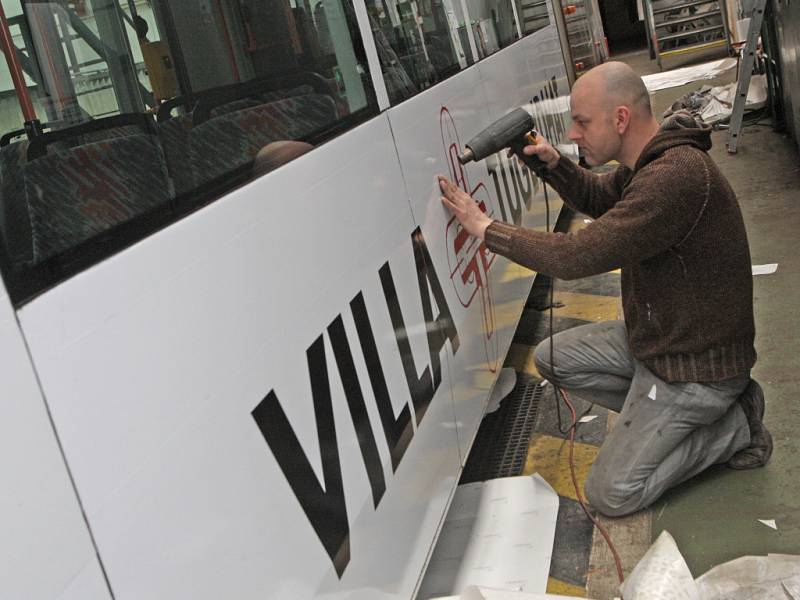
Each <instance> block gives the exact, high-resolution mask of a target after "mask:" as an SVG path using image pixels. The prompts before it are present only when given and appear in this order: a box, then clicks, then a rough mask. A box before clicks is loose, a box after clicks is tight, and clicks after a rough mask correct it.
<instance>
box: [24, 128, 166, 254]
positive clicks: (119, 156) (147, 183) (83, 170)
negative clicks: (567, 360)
mask: <svg viewBox="0 0 800 600" xmlns="http://www.w3.org/2000/svg"><path fill="white" fill-rule="evenodd" d="M21 176H22V180H23V192H24V201H25V204H26V205H27V210H28V215H29V218H30V224H31V242H32V260H33V262H40V261H43V260H45V259H47V258H50V257H52V256H55V255H57V254H59V253H61V252H64V251H65V250H68V249H69V248H72V247H74V246H76V245H78V244H80V243H81V242H84V241H86V240H88V239H89V238H91V237H93V236H95V235H97V234H99V233H102V232H104V231H106V230H108V229H110V228H112V227H114V226H115V225H118V224H120V223H124V222H125V221H129V220H130V219H132V218H134V217H136V216H138V215H140V214H142V213H144V212H146V211H147V210H149V209H151V208H153V207H155V206H158V205H160V204H163V203H165V202H168V201H169V200H170V198H171V197H172V195H173V194H172V186H171V184H170V180H169V176H168V174H167V171H166V167H165V160H164V154H163V152H162V150H161V145H160V144H159V142H158V138H156V137H155V136H153V135H145V134H134V135H128V136H125V137H114V138H111V139H107V140H104V141H101V142H95V143H91V144H85V145H82V146H77V147H75V148H71V149H69V150H57V151H54V152H49V153H48V154H47V155H45V156H43V157H41V158H37V159H36V160H33V161H30V162H27V163H25V164H23V165H22V169H21Z"/></svg>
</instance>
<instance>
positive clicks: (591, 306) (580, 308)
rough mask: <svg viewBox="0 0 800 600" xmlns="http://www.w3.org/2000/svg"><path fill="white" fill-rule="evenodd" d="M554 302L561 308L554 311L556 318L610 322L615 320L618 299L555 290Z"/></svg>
mask: <svg viewBox="0 0 800 600" xmlns="http://www.w3.org/2000/svg"><path fill="white" fill-rule="evenodd" d="M555 301H556V302H562V303H563V304H564V306H563V307H561V308H557V309H555V311H554V312H553V314H554V315H555V316H557V317H571V318H573V319H581V320H583V321H595V322H597V321H612V320H614V319H616V318H617V305H618V304H619V298H617V297H615V296H595V295H594V294H578V293H575V292H560V291H558V290H556V293H555Z"/></svg>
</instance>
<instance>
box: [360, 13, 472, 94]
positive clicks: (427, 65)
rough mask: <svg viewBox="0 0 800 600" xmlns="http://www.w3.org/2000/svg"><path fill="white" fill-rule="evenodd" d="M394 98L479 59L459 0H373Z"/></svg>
mask: <svg viewBox="0 0 800 600" xmlns="http://www.w3.org/2000/svg"><path fill="white" fill-rule="evenodd" d="M367 12H368V13H369V18H370V24H371V25H372V33H373V35H374V37H375V45H376V47H377V51H378V58H379V59H380V64H381V70H382V71H383V78H384V81H385V82H386V89H387V91H388V93H389V100H390V101H391V102H392V104H395V103H397V102H400V101H402V100H405V99H406V98H410V97H411V96H413V95H414V94H416V93H418V92H420V91H422V90H424V89H426V88H428V87H430V86H431V85H433V84H434V83H436V82H438V81H441V80H443V79H445V78H446V77H449V76H450V75H452V74H454V73H457V72H458V71H459V70H461V69H463V68H465V67H467V66H468V65H470V64H472V63H474V62H475V58H474V57H473V56H472V51H471V49H470V46H469V39H468V37H467V26H466V24H465V23H466V19H465V18H464V13H463V11H462V9H461V3H460V1H459V0H367Z"/></svg>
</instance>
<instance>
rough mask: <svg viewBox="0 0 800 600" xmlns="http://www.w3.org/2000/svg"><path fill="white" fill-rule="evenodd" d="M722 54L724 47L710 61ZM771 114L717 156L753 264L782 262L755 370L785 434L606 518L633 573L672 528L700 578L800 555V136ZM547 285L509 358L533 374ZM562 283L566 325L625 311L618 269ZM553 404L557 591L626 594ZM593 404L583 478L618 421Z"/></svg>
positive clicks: (538, 441) (760, 325) (765, 283)
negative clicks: (752, 454) (750, 455)
mask: <svg viewBox="0 0 800 600" xmlns="http://www.w3.org/2000/svg"><path fill="white" fill-rule="evenodd" d="M713 58H718V56H711V57H709V58H708V59H713ZM615 60H622V61H624V62H627V63H628V64H630V65H631V66H633V67H634V69H636V70H637V72H639V73H640V74H642V75H644V74H647V73H651V72H655V71H657V70H658V69H657V67H656V66H655V63H654V62H652V61H650V60H649V58H648V55H647V52H646V51H644V52H637V53H633V54H629V55H623V56H619V57H615ZM682 64H686V62H683V63H682ZM682 64H675V65H672V64H668V65H667V67H668V68H671V67H673V66H682ZM733 78H734V73H733V72H729V73H727V74H725V75H724V76H723V77H721V78H719V79H718V80H714V81H712V82H711V83H713V84H720V83H727V82H729V81H732V80H733ZM703 83H705V82H703ZM701 85H702V83H697V82H696V83H694V84H689V85H688V86H683V87H681V88H672V89H668V90H663V91H660V92H657V93H656V95H655V98H654V105H655V106H654V109H655V110H654V112H655V113H656V114H657V115H660V114H661V113H662V112H663V110H664V109H665V108H666V107H668V106H669V105H671V104H672V102H673V101H674V100H675V99H677V98H678V97H680V96H681V95H683V94H684V93H686V92H688V91H692V90H694V89H698V88H699V87H700V86H701ZM769 123H770V120H769V118H766V119H764V121H762V122H760V123H758V124H757V125H754V126H749V127H746V128H745V129H744V130H743V134H742V136H741V138H740V142H739V152H738V154H735V155H728V154H727V152H726V149H725V140H726V135H727V134H726V132H724V131H719V132H715V133H714V134H713V136H712V140H713V143H714V148H713V149H712V150H711V155H712V156H713V158H714V159H715V160H716V161H717V164H718V165H719V166H720V168H721V169H722V171H723V173H724V174H725V175H726V177H727V178H728V180H729V181H730V183H731V185H732V186H733V188H734V190H735V191H736V193H737V196H738V198H739V203H740V205H741V207H742V212H743V214H744V218H745V223H746V225H747V230H748V235H749V240H750V249H751V254H752V260H753V264H756V265H758V264H765V263H778V265H779V266H778V270H777V272H776V273H774V274H772V275H761V276H756V277H755V278H754V293H755V318H756V329H757V337H756V348H757V350H758V353H759V359H758V363H757V364H756V366H755V369H754V372H753V376H754V377H755V378H756V379H758V381H759V382H760V383H761V385H762V387H763V388H764V392H765V395H766V402H767V412H766V418H765V421H766V423H767V426H768V427H769V429H770V431H771V432H772V434H773V437H774V442H775V450H774V455H773V459H772V462H771V463H770V464H769V465H768V466H767V467H765V468H762V469H757V470H754V471H746V472H737V471H731V470H729V469H726V468H724V467H718V468H713V469H711V470H710V471H708V472H706V473H705V474H703V475H701V476H699V477H697V478H695V479H693V480H690V481H689V482H686V483H685V484H683V485H681V486H679V487H678V488H676V489H674V490H672V491H670V492H669V493H667V494H666V495H665V496H664V497H663V498H662V499H661V500H660V501H659V502H657V503H656V504H655V505H654V506H653V507H651V509H650V510H646V511H642V512H641V513H639V514H637V515H633V516H631V517H628V518H623V519H606V520H605V522H606V523H607V525H608V526H609V529H610V533H611V536H612V538H613V539H614V542H615V544H616V546H617V548H618V550H619V551H620V554H621V555H622V560H623V564H624V566H625V570H626V572H628V571H629V570H630V569H631V568H632V567H633V565H635V564H636V562H637V561H638V559H639V558H641V556H642V554H643V553H644V552H645V551H646V549H647V548H648V547H649V545H650V544H651V543H652V541H653V540H654V539H655V538H656V537H657V536H658V534H659V533H660V532H661V531H662V530H668V531H669V532H670V533H671V534H672V535H673V536H674V537H675V539H676V541H677V543H678V547H679V548H680V550H681V552H682V553H683V555H684V556H685V558H686V560H687V562H688V564H689V567H690V568H691V570H692V572H693V573H694V574H695V576H698V575H700V574H701V573H703V572H704V571H706V570H708V569H709V568H710V567H712V566H713V565H715V564H718V563H722V562H725V561H728V560H730V559H732V558H735V557H738V556H742V555H747V554H767V553H790V554H800V500H798V498H800V458H799V457H800V443H798V435H797V434H796V433H795V432H796V431H797V426H798V424H800V403H798V402H797V400H796V395H797V394H798V390H800V387H799V386H798V383H799V381H798V380H800V375H799V373H800V369H798V364H799V363H800V337H798V336H797V332H798V325H797V322H796V319H797V318H798V317H800V253H798V251H797V239H798V232H800V157H799V156H798V152H797V146H796V145H795V144H794V142H793V141H792V140H791V139H790V138H789V137H787V136H786V135H784V134H779V133H775V132H773V130H772V128H771V127H770V126H769ZM583 219H584V217H583V216H582V215H575V216H573V217H572V219H571V221H570V222H569V223H568V226H569V227H572V228H574V227H581V226H585V223H584V221H583ZM543 283H544V282H540V283H539V284H538V285H537V286H535V288H534V290H533V292H532V295H531V300H530V301H529V303H528V305H529V306H528V308H526V311H525V313H524V315H523V318H522V320H521V322H520V326H519V328H518V331H517V336H516V338H515V342H514V344H513V346H512V349H511V351H510V353H509V356H508V359H507V361H506V366H511V367H514V368H515V369H517V370H518V371H520V372H525V373H529V374H534V375H535V374H536V373H535V367H534V366H533V363H532V351H533V348H534V347H535V345H536V343H538V342H539V341H540V340H541V339H544V337H546V335H547V323H546V312H542V311H541V310H539V309H540V308H541V306H542V302H541V299H542V294H543V289H544V288H543V285H542V284H543ZM664 283H665V285H667V284H668V282H664ZM556 289H557V290H558V291H557V293H556V301H557V302H559V301H560V302H562V303H563V304H564V306H563V307H562V308H558V309H557V310H556V311H555V324H554V325H555V329H556V330H560V329H564V328H568V327H572V326H575V325H578V324H582V323H585V322H588V321H595V320H606V319H614V318H617V316H618V310H619V308H618V306H619V300H618V296H619V284H618V274H616V273H609V274H605V275H600V276H598V277H595V278H590V279H587V280H583V281H579V282H569V283H567V282H557V283H556ZM537 295H538V296H537ZM554 412H555V410H554V406H553V403H552V400H545V402H544V404H543V406H542V407H541V409H540V411H539V414H540V416H539V419H538V422H537V424H536V428H535V433H534V435H533V437H532V439H531V443H530V447H529V454H528V461H527V463H526V467H525V472H526V473H531V472H534V471H536V472H539V473H540V474H542V476H544V478H545V479H547V480H548V481H549V482H550V483H551V485H553V487H554V488H555V489H556V491H557V492H558V493H559V495H560V496H561V498H562V510H561V513H560V516H559V523H558V528H557V531H556V545H555V548H554V553H553V562H552V567H551V576H552V577H551V580H550V585H549V588H548V591H550V592H553V593H561V594H565V595H572V596H582V597H585V596H587V595H588V596H589V597H592V598H596V599H597V600H605V599H606V598H613V597H614V596H615V595H618V593H617V592H616V583H617V582H616V576H615V574H614V568H613V561H612V560H611V558H610V554H609V553H608V551H607V549H606V547H605V544H604V542H603V540H602V538H600V536H599V535H597V534H596V532H594V531H593V528H592V526H591V524H589V523H588V522H587V521H586V519H585V517H584V516H583V515H582V513H581V512H580V509H579V507H578V505H577V502H576V501H575V493H574V491H573V489H572V485H571V482H570V477H569V467H568V463H567V451H566V448H567V446H566V443H565V442H564V439H563V437H564V436H563V435H561V434H560V433H559V432H558V427H557V425H558V424H557V421H556V419H555V415H554ZM593 414H597V415H599V417H600V418H598V419H596V420H594V421H592V422H591V423H589V424H587V425H586V426H582V427H583V429H582V431H581V432H580V433H579V436H578V438H579V442H578V444H577V446H576V452H575V456H576V462H577V465H578V478H579V480H581V481H582V480H583V478H584V477H585V474H586V473H587V472H588V469H589V468H590V467H591V463H592V461H593V459H594V457H595V456H596V453H597V448H598V447H599V445H600V444H601V443H602V440H603V437H604V435H605V431H606V430H607V427H613V422H614V415H607V414H605V412H604V411H603V410H602V409H597V410H595V411H594V413H593ZM563 418H564V419H566V418H567V416H566V415H564V416H563ZM795 475H798V476H797V477H795ZM759 519H774V520H775V522H776V524H777V530H773V529H771V528H769V527H767V526H765V525H763V524H761V523H760V522H759V521H758V520H759Z"/></svg>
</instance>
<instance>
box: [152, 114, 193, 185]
mask: <svg viewBox="0 0 800 600" xmlns="http://www.w3.org/2000/svg"><path fill="white" fill-rule="evenodd" d="M191 129H192V114H191V113H189V114H186V115H180V116H178V117H172V118H171V119H168V120H167V121H162V122H160V123H158V138H159V139H160V140H161V146H162V148H163V149H164V156H165V157H166V160H167V170H168V172H169V175H170V177H171V178H172V183H173V185H174V187H175V195H177V196H180V195H181V194H185V193H187V192H190V191H191V190H193V189H194V188H195V183H194V174H193V172H192V165H191V164H190V162H189V131H190V130H191Z"/></svg>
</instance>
